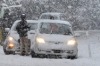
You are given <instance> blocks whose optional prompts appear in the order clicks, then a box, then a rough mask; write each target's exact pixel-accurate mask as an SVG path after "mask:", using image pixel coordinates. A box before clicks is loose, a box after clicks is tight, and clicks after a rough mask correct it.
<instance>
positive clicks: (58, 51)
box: [53, 50, 63, 53]
mask: <svg viewBox="0 0 100 66" xmlns="http://www.w3.org/2000/svg"><path fill="white" fill-rule="evenodd" d="M53 52H54V53H62V52H63V51H62V50H53Z"/></svg>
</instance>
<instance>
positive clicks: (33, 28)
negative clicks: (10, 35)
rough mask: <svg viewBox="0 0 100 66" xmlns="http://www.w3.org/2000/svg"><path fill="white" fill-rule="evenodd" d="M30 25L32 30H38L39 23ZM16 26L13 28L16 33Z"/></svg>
mask: <svg viewBox="0 0 100 66" xmlns="http://www.w3.org/2000/svg"><path fill="white" fill-rule="evenodd" d="M28 25H29V26H30V30H35V29H37V23H28ZM16 26H17V24H16V25H14V26H13V27H12V30H14V31H16Z"/></svg>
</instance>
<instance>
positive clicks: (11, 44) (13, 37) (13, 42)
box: [3, 20, 37, 54]
mask: <svg viewBox="0 0 100 66" xmlns="http://www.w3.org/2000/svg"><path fill="white" fill-rule="evenodd" d="M18 22H20V20H17V21H15V22H14V24H13V25H12V27H11V29H9V28H6V31H9V32H8V35H7V37H6V39H5V41H4V44H3V50H4V53H5V54H15V53H16V52H19V50H20V44H19V42H20V40H19V35H18V33H17V31H16V26H17V24H18ZM27 22H28V25H29V26H30V31H28V39H29V47H30V41H31V39H33V36H34V30H36V29H37V21H36V20H27Z"/></svg>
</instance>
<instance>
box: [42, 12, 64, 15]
mask: <svg viewBox="0 0 100 66" xmlns="http://www.w3.org/2000/svg"><path fill="white" fill-rule="evenodd" d="M44 14H50V15H60V14H63V13H57V12H46V13H42V15H44Z"/></svg>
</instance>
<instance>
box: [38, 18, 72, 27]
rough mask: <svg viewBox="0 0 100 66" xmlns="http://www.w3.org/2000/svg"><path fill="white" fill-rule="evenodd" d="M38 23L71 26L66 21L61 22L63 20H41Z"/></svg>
mask: <svg viewBox="0 0 100 66" xmlns="http://www.w3.org/2000/svg"><path fill="white" fill-rule="evenodd" d="M38 22H39V23H41V22H45V23H63V24H68V25H70V26H71V24H70V23H69V22H68V21H63V20H47V19H43V20H38Z"/></svg>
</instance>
